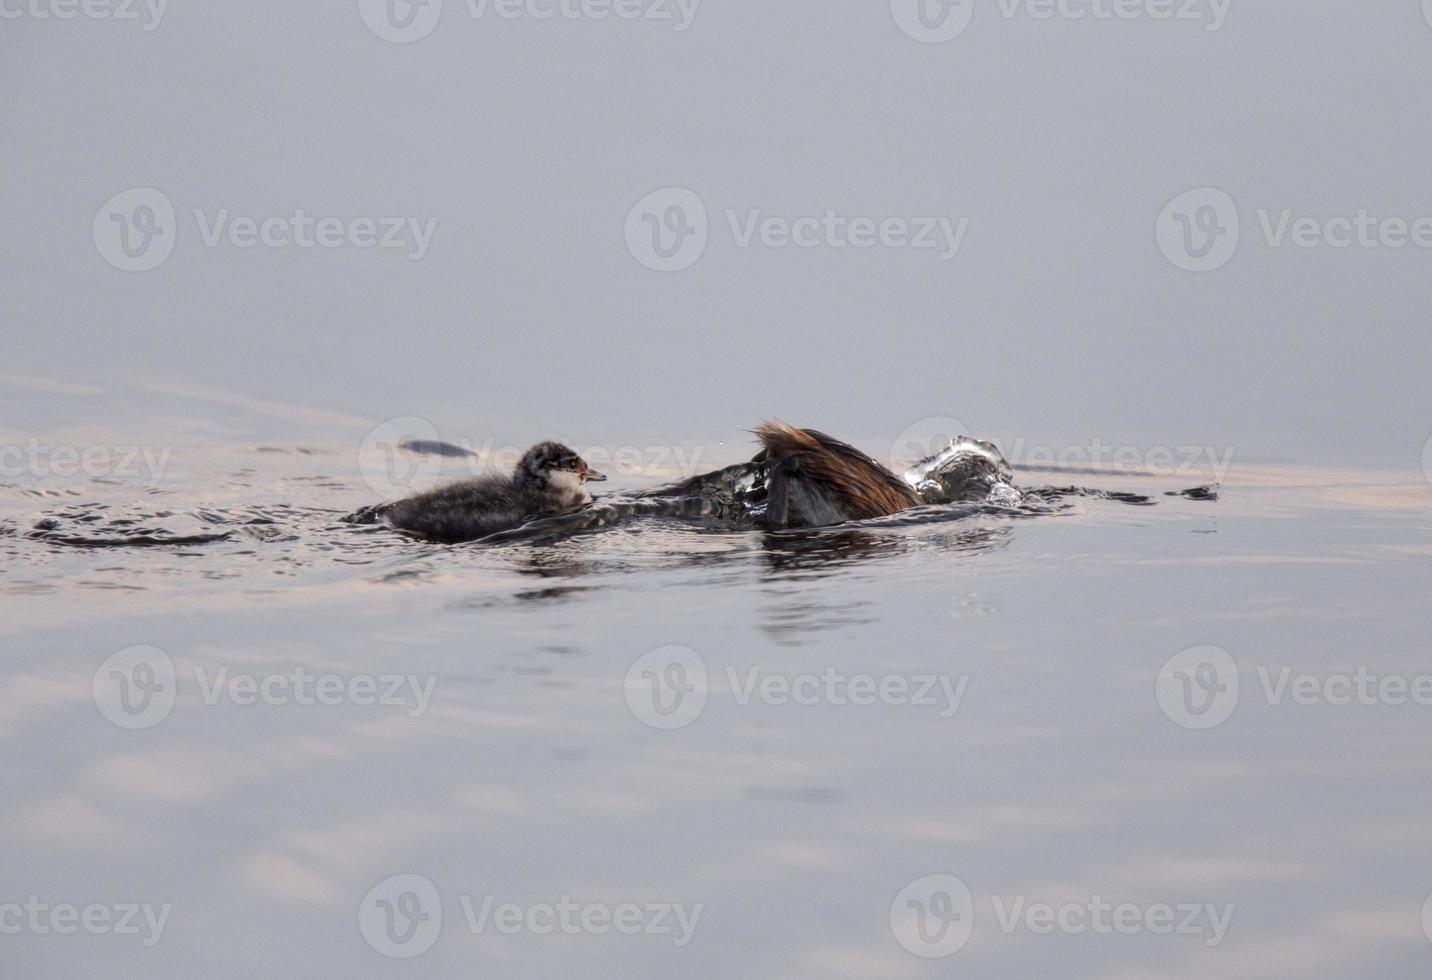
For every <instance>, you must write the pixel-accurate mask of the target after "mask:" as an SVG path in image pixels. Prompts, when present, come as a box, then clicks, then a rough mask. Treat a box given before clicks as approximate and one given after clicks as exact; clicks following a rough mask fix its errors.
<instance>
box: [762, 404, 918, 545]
mask: <svg viewBox="0 0 1432 980" xmlns="http://www.w3.org/2000/svg"><path fill="white" fill-rule="evenodd" d="M756 436H757V437H758V438H759V439H760V440H761V444H762V445H763V446H764V447H765V449H766V460H767V462H768V463H769V464H770V466H771V467H772V468H773V469H774V468H775V467H777V466H778V465H780V464H781V463H782V462H784V461H787V460H792V459H793V460H796V461H797V462H798V464H799V467H798V469H797V471H796V475H795V477H794V478H793V480H792V483H793V484H794V487H793V489H794V490H795V492H794V493H793V494H792V495H791V501H792V504H793V505H795V506H796V508H797V509H798V510H800V511H802V512H804V516H805V517H806V521H805V522H806V523H808V524H811V525H818V524H828V523H835V522H836V521H832V520H830V519H829V518H830V517H831V516H836V517H837V519H838V520H862V519H864V518H869V517H884V516H886V515H888V514H896V513H899V512H900V511H902V510H906V509H908V508H910V507H916V506H919V504H920V500H919V498H917V497H916V496H915V493H914V491H912V490H911V489H910V488H909V487H908V486H907V485H906V484H905V483H904V482H903V481H901V480H900V478H899V477H897V476H896V475H895V474H894V473H891V472H890V471H889V470H887V469H886V468H885V467H883V466H881V465H880V464H879V463H877V462H875V460H873V459H871V458H870V457H869V456H867V455H865V454H864V453H862V452H861V451H860V450H858V449H856V448H855V447H854V446H852V445H850V444H849V443H846V442H841V441H840V440H839V439H836V438H834V437H832V436H828V435H826V434H825V433H824V432H820V431H817V430H816V429H797V428H795V427H794V426H791V425H787V424H786V423H784V422H779V421H772V422H766V423H764V424H762V425H761V426H760V427H758V428H757V429H756ZM811 511H816V512H817V513H811Z"/></svg>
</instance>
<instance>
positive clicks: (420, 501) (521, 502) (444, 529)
mask: <svg viewBox="0 0 1432 980" xmlns="http://www.w3.org/2000/svg"><path fill="white" fill-rule="evenodd" d="M542 503H543V501H542V500H541V499H539V498H538V497H537V496H535V495H534V494H531V493H527V492H524V491H523V490H522V489H521V488H520V487H517V486H516V485H514V484H513V482H512V480H511V479H510V478H508V477H501V476H483V477H477V478H475V479H471V480H463V481H461V482H459V483H453V484H449V485H448V486H445V487H439V488H437V489H436V490H429V491H428V492H427V493H421V494H418V495H417V496H414V497H409V498H407V499H406V500H400V501H398V502H397V503H395V504H391V505H390V506H389V507H388V508H387V510H386V512H385V513H386V516H387V518H388V520H389V521H390V522H392V524H393V526H394V527H398V528H402V529H403V530H405V531H413V532H415V533H417V534H421V535H423V536H424V537H428V538H432V539H433V540H435V541H446V542H456V541H473V540H476V539H477V538H483V537H486V536H487V535H489V534H496V533H497V532H498V531H505V530H507V529H509V528H513V527H516V526H517V525H518V524H520V523H522V521H523V520H524V519H525V518H527V517H528V516H531V515H534V514H537V513H540V512H541V511H542V510H543V507H542Z"/></svg>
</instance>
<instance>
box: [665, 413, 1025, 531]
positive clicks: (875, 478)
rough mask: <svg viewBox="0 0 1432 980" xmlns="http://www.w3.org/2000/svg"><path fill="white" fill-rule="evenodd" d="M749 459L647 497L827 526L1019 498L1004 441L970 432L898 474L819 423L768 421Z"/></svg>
mask: <svg viewBox="0 0 1432 980" xmlns="http://www.w3.org/2000/svg"><path fill="white" fill-rule="evenodd" d="M755 435H756V437H757V438H758V439H760V441H761V446H762V449H761V451H760V452H759V453H757V454H756V456H755V457H754V458H753V459H752V460H751V461H750V462H749V463H740V464H737V465H735V466H728V467H727V468H726V469H724V470H718V471H716V472H714V473H706V474H702V475H701V476H696V477H692V478H691V479H689V480H684V481H681V482H680V483H675V484H671V485H669V486H665V487H658V488H656V489H654V490H648V491H645V492H644V493H642V494H641V496H643V497H704V498H708V499H711V500H716V501H727V500H730V501H734V502H736V503H738V504H740V505H742V506H744V507H745V509H747V510H748V511H749V512H750V514H751V515H752V516H753V518H754V519H755V520H756V522H757V523H758V524H761V525H763V526H765V527H768V528H777V529H779V528H801V527H826V526H829V525H832V524H841V523H844V522H845V521H854V520H864V519H868V518H872V517H886V516H889V515H891V514H898V513H899V512H900V511H903V510H908V509H910V508H911V507H920V506H924V505H927V504H949V503H954V502H956V501H962V500H967V501H977V500H988V501H989V502H993V503H1000V504H1011V503H1018V501H1019V492H1018V491H1017V490H1015V489H1014V488H1013V487H1012V486H1010V481H1011V479H1012V478H1013V473H1012V471H1011V470H1010V466H1009V463H1007V462H1006V461H1005V459H1004V457H1003V456H1001V455H1000V452H999V450H998V449H996V448H995V447H994V445H993V444H991V443H988V442H979V441H977V440H974V439H970V438H968V437H965V436H960V437H958V438H955V439H952V440H951V441H950V444H949V445H948V446H946V447H945V448H944V449H942V450H941V451H940V452H938V453H936V454H934V455H933V456H930V457H928V458H926V459H923V460H921V461H919V462H918V463H915V464H914V465H912V466H911V467H910V468H909V469H907V470H906V471H905V473H904V478H903V479H902V478H901V477H898V476H896V475H895V474H894V473H892V472H890V471H889V470H888V469H886V468H885V467H884V466H881V465H880V464H879V463H878V462H876V461H875V460H874V459H872V458H871V457H869V456H867V455H866V454H865V453H862V452H861V451H860V450H858V449H856V448H855V447H854V446H852V445H850V444H849V443H846V442H842V441H840V440H839V439H836V438H834V437H832V436H829V435H826V434H825V433H824V432H820V431H818V430H816V429H797V428H795V427H794V426H791V425H787V424H786V423H784V422H780V421H772V422H766V423H764V424H762V425H761V426H759V427H757V428H756V430H755Z"/></svg>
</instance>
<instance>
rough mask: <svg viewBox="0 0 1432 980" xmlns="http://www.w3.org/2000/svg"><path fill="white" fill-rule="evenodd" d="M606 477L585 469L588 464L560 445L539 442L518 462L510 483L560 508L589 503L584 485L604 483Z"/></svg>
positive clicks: (589, 498) (590, 469)
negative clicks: (547, 497) (537, 494)
mask: <svg viewBox="0 0 1432 980" xmlns="http://www.w3.org/2000/svg"><path fill="white" fill-rule="evenodd" d="M605 479H606V476H605V475H604V474H602V473H598V472H597V471H596V470H594V469H592V468H591V467H590V466H588V465H587V461H586V460H584V459H583V458H582V457H580V456H578V455H577V454H576V453H575V452H573V451H572V450H571V449H568V448H567V447H566V446H564V445H562V444H561V443H560V442H540V443H538V444H537V445H535V446H533V447H532V448H531V449H529V450H527V452H526V453H525V454H524V455H523V457H522V458H521V459H520V460H518V462H517V469H516V471H515V472H514V473H513V474H512V481H513V483H514V484H516V486H518V487H519V488H521V489H523V490H531V491H535V492H538V493H542V494H546V495H549V496H551V497H552V498H553V500H554V502H556V503H557V504H558V505H559V506H568V507H570V506H577V505H580V504H585V503H590V502H591V499H592V495H591V494H590V493H589V492H588V491H587V487H586V484H587V483H589V482H591V483H597V482H600V481H602V480H605Z"/></svg>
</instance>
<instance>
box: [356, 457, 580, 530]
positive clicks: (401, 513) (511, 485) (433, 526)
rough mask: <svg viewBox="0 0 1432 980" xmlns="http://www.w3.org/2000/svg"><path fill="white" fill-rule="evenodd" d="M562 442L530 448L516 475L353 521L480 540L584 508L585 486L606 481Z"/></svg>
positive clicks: (485, 479) (450, 489) (432, 494)
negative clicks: (591, 481) (382, 523)
mask: <svg viewBox="0 0 1432 980" xmlns="http://www.w3.org/2000/svg"><path fill="white" fill-rule="evenodd" d="M605 479H606V477H605V476H603V475H602V474H600V473H597V472H596V471H594V470H593V469H592V468H591V467H590V466H588V465H587V464H586V461H585V460H583V459H582V458H581V457H580V456H578V455H577V454H576V453H575V452H573V451H572V450H570V449H568V448H567V447H566V446H564V445H562V444H561V443H556V442H544V443H540V444H538V445H536V446H533V447H532V448H531V449H529V450H528V451H527V452H526V454H525V455H524V456H523V457H522V459H521V460H519V461H518V463H517V467H516V469H515V470H514V471H513V473H512V475H511V476H499V475H492V476H481V477H477V478H475V479H471V480H463V481H461V482H460V483H453V484H450V485H448V486H445V487H439V488H437V489H436V490H429V491H428V492H427V493H420V494H418V495H416V496H413V497H408V498H407V499H406V500H399V501H397V502H396V503H392V504H381V505H379V506H377V507H368V508H364V509H363V510H360V511H358V512H357V513H356V514H352V515H350V517H349V518H348V520H349V522H350V523H355V524H368V523H374V522H376V521H378V520H380V519H386V520H387V521H388V522H389V523H390V524H392V525H393V526H394V527H396V528H400V529H402V530H404V531H411V532H412V533H414V534H420V535H422V536H423V537H425V538H429V539H431V540H433V541H441V542H447V543H456V542H461V541H475V540H477V539H478V538H485V537H487V536H488V535H490V534H496V533H498V532H500V531H507V530H511V529H512V528H514V527H517V526H518V525H520V524H524V523H526V522H527V521H530V520H533V519H535V518H539V517H553V516H556V515H559V514H566V513H570V512H572V511H576V510H580V509H581V508H583V507H585V506H586V505H587V504H589V503H591V500H592V496H591V494H590V493H588V492H587V489H586V486H585V484H586V483H587V481H589V480H593V481H595V480H605Z"/></svg>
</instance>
